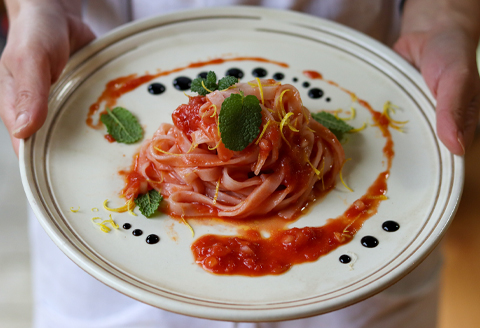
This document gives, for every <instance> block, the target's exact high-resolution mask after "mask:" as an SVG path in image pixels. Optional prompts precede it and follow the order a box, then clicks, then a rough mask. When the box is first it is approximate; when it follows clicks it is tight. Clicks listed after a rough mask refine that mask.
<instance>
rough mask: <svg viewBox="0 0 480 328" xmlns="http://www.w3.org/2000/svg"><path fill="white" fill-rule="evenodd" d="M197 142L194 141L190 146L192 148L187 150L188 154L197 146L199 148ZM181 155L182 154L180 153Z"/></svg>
mask: <svg viewBox="0 0 480 328" xmlns="http://www.w3.org/2000/svg"><path fill="white" fill-rule="evenodd" d="M197 146H198V145H197V144H196V143H192V145H191V146H190V149H189V150H188V151H187V154H188V153H190V152H191V151H193V150H194V149H195V148H197ZM178 155H180V154H178Z"/></svg>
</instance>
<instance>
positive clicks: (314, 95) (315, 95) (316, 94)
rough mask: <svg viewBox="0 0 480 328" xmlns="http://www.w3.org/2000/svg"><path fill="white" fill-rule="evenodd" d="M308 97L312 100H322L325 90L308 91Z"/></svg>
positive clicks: (313, 89) (314, 89)
mask: <svg viewBox="0 0 480 328" xmlns="http://www.w3.org/2000/svg"><path fill="white" fill-rule="evenodd" d="M308 96H309V97H310V98H312V99H318V98H322V96H323V90H322V89H319V88H312V89H310V90H308Z"/></svg>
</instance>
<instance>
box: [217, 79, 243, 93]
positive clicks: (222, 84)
mask: <svg viewBox="0 0 480 328" xmlns="http://www.w3.org/2000/svg"><path fill="white" fill-rule="evenodd" d="M235 83H238V79H237V78H236V77H235V76H225V77H222V78H221V79H220V81H218V90H225V89H228V88H229V87H230V86H232V85H234V84H235Z"/></svg>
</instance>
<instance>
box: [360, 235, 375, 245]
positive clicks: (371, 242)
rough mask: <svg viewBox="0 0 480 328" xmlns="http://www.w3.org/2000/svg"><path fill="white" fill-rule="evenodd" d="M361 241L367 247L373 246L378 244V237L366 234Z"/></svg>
mask: <svg viewBox="0 0 480 328" xmlns="http://www.w3.org/2000/svg"><path fill="white" fill-rule="evenodd" d="M361 243H362V245H363V246H365V247H368V248H373V247H377V246H378V239H377V238H375V237H373V236H365V237H363V238H362V240H361Z"/></svg>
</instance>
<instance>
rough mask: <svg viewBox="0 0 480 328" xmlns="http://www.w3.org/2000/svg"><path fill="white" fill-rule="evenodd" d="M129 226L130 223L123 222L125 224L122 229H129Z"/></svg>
mask: <svg viewBox="0 0 480 328" xmlns="http://www.w3.org/2000/svg"><path fill="white" fill-rule="evenodd" d="M131 227H132V225H131V224H130V223H125V224H124V225H123V229H125V230H128V229H130V228H131Z"/></svg>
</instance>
